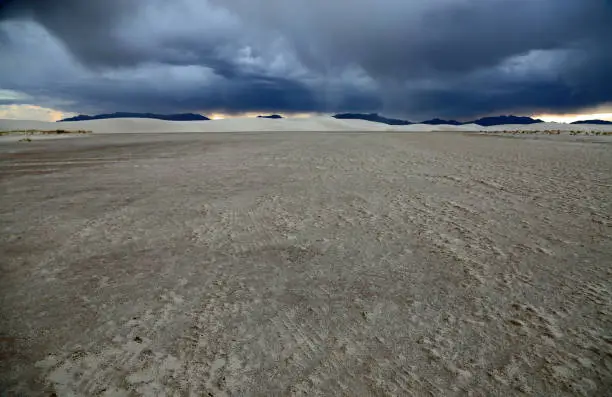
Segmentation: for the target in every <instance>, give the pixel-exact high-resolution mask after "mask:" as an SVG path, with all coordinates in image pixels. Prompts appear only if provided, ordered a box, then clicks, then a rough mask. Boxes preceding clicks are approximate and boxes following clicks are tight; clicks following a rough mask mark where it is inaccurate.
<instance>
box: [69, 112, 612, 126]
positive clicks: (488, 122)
mask: <svg viewBox="0 0 612 397" xmlns="http://www.w3.org/2000/svg"><path fill="white" fill-rule="evenodd" d="M128 117H129V118H146V119H158V120H168V121H205V120H210V119H209V118H208V117H206V116H202V115H201V114H195V113H179V114H155V113H130V112H116V113H108V114H97V115H94V116H88V115H85V114H81V115H78V116H75V117H69V118H66V119H63V120H59V121H83V120H101V119H116V118H128ZM257 117H258V118H263V119H282V118H283V117H282V116H280V115H277V114H271V115H261V116H257ZM333 117H334V118H336V119H348V120H367V121H372V122H375V123H383V124H388V125H409V124H415V123H413V122H411V121H408V120H401V119H393V118H388V117H384V116H381V115H379V114H378V113H339V114H336V115H334V116H333ZM542 122H543V121H542V120H540V119H534V118H531V117H522V116H511V115H510V116H495V117H483V118H480V119H478V120H474V121H468V122H464V123H462V122H459V121H456V120H442V119H439V118H435V119H431V120H425V121H422V122H421V123H419V124H429V125H442V124H447V125H465V124H478V125H481V126H492V125H502V124H536V123H542ZM571 124H599V125H610V124H612V121H606V120H581V121H575V122H573V123H571Z"/></svg>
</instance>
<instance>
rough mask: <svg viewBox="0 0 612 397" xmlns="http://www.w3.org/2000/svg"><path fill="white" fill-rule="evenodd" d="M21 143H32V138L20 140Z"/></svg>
mask: <svg viewBox="0 0 612 397" xmlns="http://www.w3.org/2000/svg"><path fill="white" fill-rule="evenodd" d="M19 142H32V140H31V139H30V138H23V139H20V140H19Z"/></svg>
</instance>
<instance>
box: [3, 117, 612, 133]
mask: <svg viewBox="0 0 612 397" xmlns="http://www.w3.org/2000/svg"><path fill="white" fill-rule="evenodd" d="M30 129H37V130H55V129H66V130H89V131H92V132H94V133H166V132H242V131H420V132H429V131H544V130H560V131H576V130H579V131H612V125H584V124H583V125H572V124H563V123H539V124H531V125H498V126H492V127H482V126H479V125H476V124H468V125H460V126H454V125H426V124H412V125H407V126H391V125H386V124H381V123H373V122H369V121H365V120H339V119H334V118H333V117H330V116H317V117H310V118H286V119H279V120H275V119H264V118H246V117H245V118H234V119H224V120H210V121H164V120H154V119H140V118H125V119H107V120H89V121H73V122H60V123H53V122H44V121H33V120H6V119H0V131H9V130H30Z"/></svg>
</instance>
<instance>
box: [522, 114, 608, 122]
mask: <svg viewBox="0 0 612 397" xmlns="http://www.w3.org/2000/svg"><path fill="white" fill-rule="evenodd" d="M533 118H536V119H540V120H544V121H546V122H556V123H573V122H574V121H581V120H608V121H612V113H593V114H540V115H535V116H533Z"/></svg>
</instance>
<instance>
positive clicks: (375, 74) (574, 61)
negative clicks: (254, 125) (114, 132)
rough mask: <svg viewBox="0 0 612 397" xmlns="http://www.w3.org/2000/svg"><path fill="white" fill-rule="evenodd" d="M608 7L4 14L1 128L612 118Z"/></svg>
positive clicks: (262, 5) (244, 5)
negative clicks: (146, 116) (197, 117)
mask: <svg viewBox="0 0 612 397" xmlns="http://www.w3.org/2000/svg"><path fill="white" fill-rule="evenodd" d="M611 37H612V1H611V0H427V1H409V0H335V1H329V0H265V1H253V0H174V1H166V0H88V1H82V0H53V1H46V0H0V54H2V55H1V57H0V118H28V119H40V120H55V119H58V118H61V117H64V116H71V115H74V114H97V113H109V112H116V111H128V112H155V113H182V112H194V113H202V114H206V115H214V116H215V117H216V118H222V117H228V116H231V115H245V114H248V115H252V114H260V113H262V114H263V113H280V114H286V115H292V114H298V115H307V114H330V113H337V112H367V113H371V112H378V113H381V114H384V115H386V116H391V117H400V118H404V119H408V120H411V121H421V120H425V119H428V118H433V117H440V118H447V119H451V118H452V119H458V120H461V121H467V120H471V119H475V118H478V117H482V116H488V115H499V114H516V115H535V116H542V117H545V118H548V119H549V120H552V119H559V120H570V119H575V118H593V117H595V116H601V117H600V118H608V119H612V117H610V116H611V115H612V40H611V39H610V38H611Z"/></svg>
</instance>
